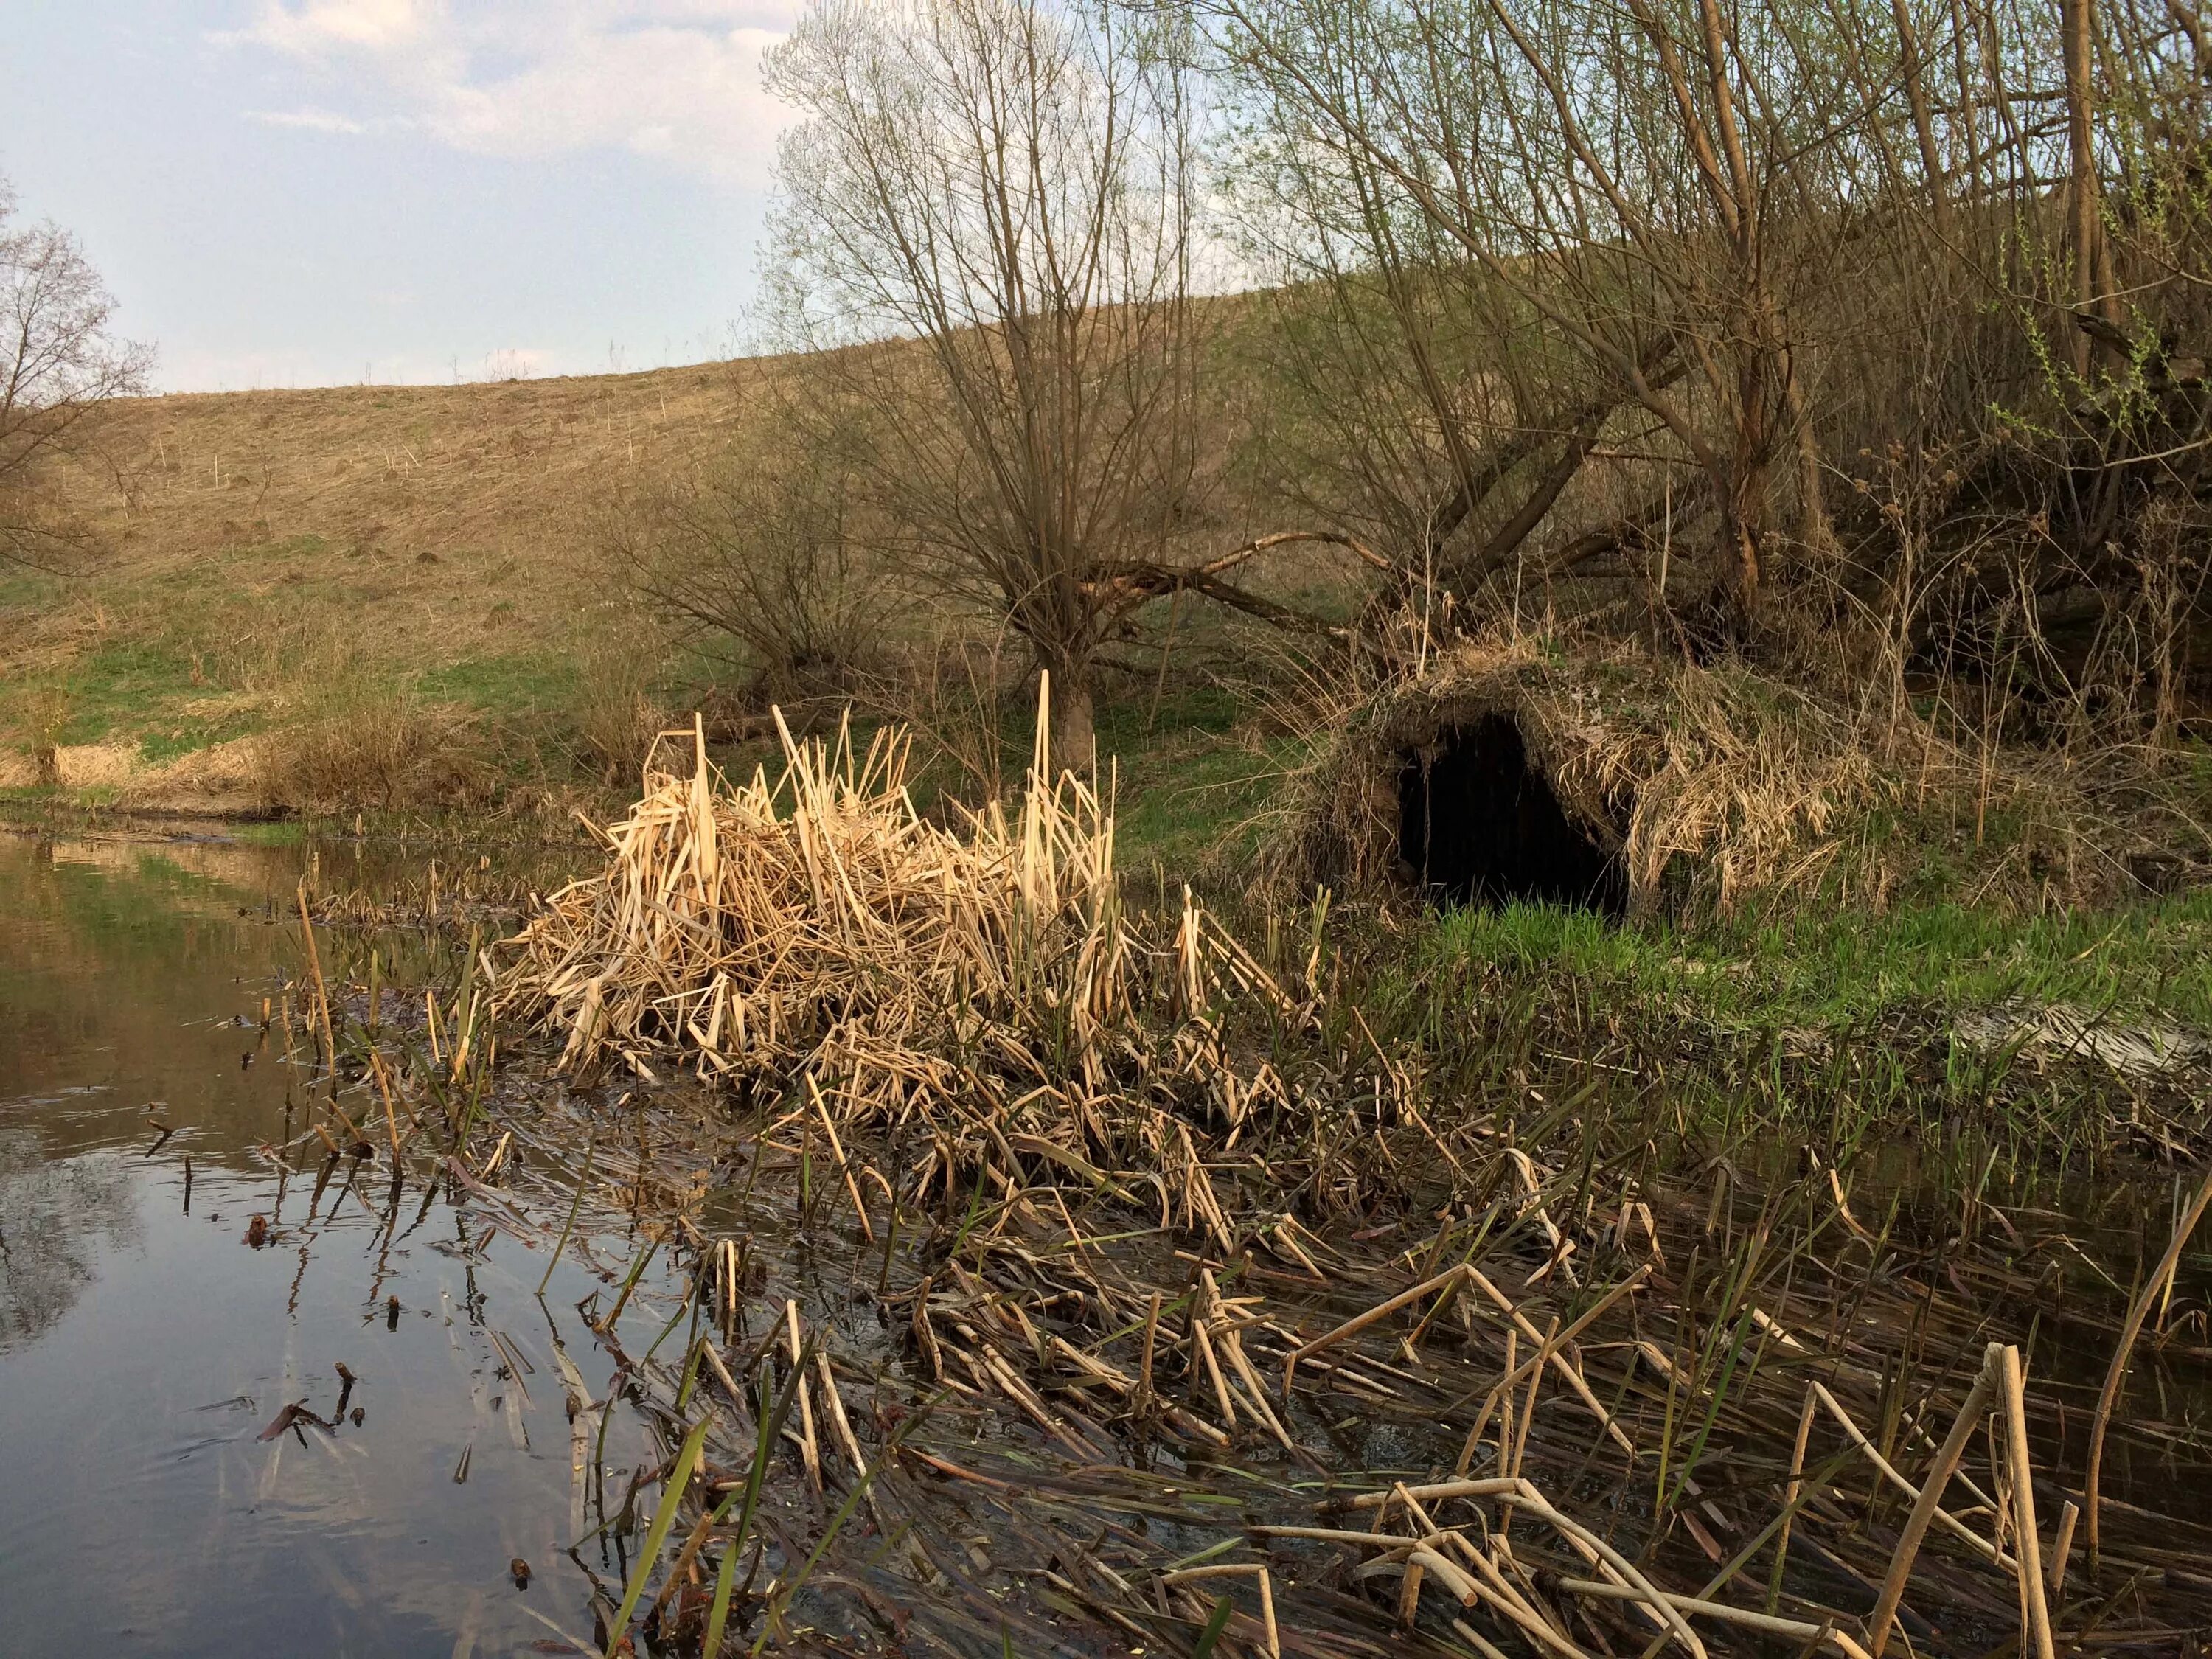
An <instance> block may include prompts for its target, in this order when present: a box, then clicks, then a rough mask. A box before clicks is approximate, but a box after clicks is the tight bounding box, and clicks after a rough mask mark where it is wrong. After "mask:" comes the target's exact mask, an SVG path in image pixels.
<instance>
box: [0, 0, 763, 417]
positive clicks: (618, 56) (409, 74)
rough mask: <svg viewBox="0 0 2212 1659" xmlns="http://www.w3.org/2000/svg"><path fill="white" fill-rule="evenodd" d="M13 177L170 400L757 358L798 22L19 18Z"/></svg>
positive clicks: (379, 16)
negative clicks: (774, 85)
mask: <svg viewBox="0 0 2212 1659" xmlns="http://www.w3.org/2000/svg"><path fill="white" fill-rule="evenodd" d="M6 9H7V12H8V14H9V17H8V23H7V26H6V27H5V29H4V30H0V174H4V175H6V176H7V177H8V178H9V179H10V180H11V181H12V182H13V184H14V185H15V191H16V194H17V196H18V197H19V198H20V199H19V211H20V212H21V214H22V216H25V217H27V218H51V219H53V220H55V221H57V222H59V223H61V224H62V225H64V226H65V227H67V228H70V230H72V231H74V232H75V233H76V234H77V236H78V237H79V239H80V240H82V243H83V245H84V248H85V251H86V252H87V254H88V256H89V257H90V258H91V259H92V261H93V263H94V265H95V266H97V267H98V269H99V270H100V272H101V273H102V275H103V276H105V277H106V281H107V284H108V286H109V288H110V289H112V291H113V293H114V295H115V297H116V300H117V301H118V312H117V315H116V327H117V329H118V332H120V333H122V334H123V335H125V336H126V337H130V338H132V339H137V340H144V341H148V342H149V343H152V344H153V345H154V346H155V349H156V350H157V352H158V359H157V367H156V369H155V383H156V385H157V386H159V387H160V388H161V390H164V391H180V392H214V391H236V390H240V389H252V388H260V387H270V386H331V385H346V384H353V383H357V382H360V381H362V380H374V381H379V382H387V383H388V382H398V381H449V380H455V379H460V380H477V379H483V378H488V377H503V376H506V375H509V374H528V375H533V376H534V375H544V374H594V373H600V372H604V371H606V370H609V369H637V368H658V367H659V366H661V365H663V364H665V363H677V362H699V361H702V360H706V359H710V358H718V357H726V356H732V355H734V354H735V353H736V352H738V351H739V350H741V349H743V348H744V345H745V344H746V343H747V340H748V338H749V331H748V329H747V325H746V323H745V315H746V308H747V307H748V304H749V302H750V300H751V298H752V295H753V292H754V289H755V279H756V272H757V261H758V256H759V246H760V242H761V240H762V236H763V218H764V213H765V210H766V207H767V204H768V200H769V191H770V188H771V183H772V179H771V169H772V163H773V161H774V157H775V136H776V134H777V132H778V131H780V130H781V128H782V127H783V126H784V125H787V123H788V122H789V120H790V119H791V115H790V112H788V111H787V109H785V108H784V107H783V106H781V105H779V104H777V103H776V102H775V100H772V99H771V98H769V95H768V94H766V93H765V92H764V91H763V89H762V87H761V78H760V68H761V56H762V53H763V51H765V50H766V49H767V48H768V47H769V46H772V45H773V44H774V43H775V41H776V40H779V39H780V38H781V35H782V33H784V32H785V31H786V30H787V29H788V28H789V27H791V25H792V23H793V21H794V20H795V18H796V16H797V15H798V10H799V0H7V3H6Z"/></svg>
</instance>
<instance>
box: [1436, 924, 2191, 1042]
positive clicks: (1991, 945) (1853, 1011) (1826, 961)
mask: <svg viewBox="0 0 2212 1659" xmlns="http://www.w3.org/2000/svg"><path fill="white" fill-rule="evenodd" d="M1460 963H1491V964H1494V965H1497V966H1498V967H1501V968H1504V969H1508V970H1509V971H1525V972H1528V973H1530V974H1535V973H1540V972H1544V971H1547V970H1553V969H1565V971H1567V972H1568V973H1570V974H1571V975H1575V976H1577V978H1579V979H1581V980H1582V981H1584V982H1585V983H1586V985H1587V986H1588V987H1589V991H1590V992H1591V993H1592V994H1594V995H1595V996H1596V997H1597V998H1598V999H1599V1000H1601V1001H1603V1000H1626V1001H1633V1002H1637V1003H1641V1004H1644V1005H1645V1006H1664V1007H1668V1008H1673V1009H1676V1010H1679V1011H1681V1012H1686V1013H1689V1014H1692V1015H1693V1016H1694V1017H1696V1018H1699V1019H1700V1020H1702V1021H1705V1022H1707V1023H1710V1024H1714V1025H1716V1026H1720V1027H1727V1028H1735V1029H1740V1030H1769V1029H1778V1028H1784V1027H1816V1028H1835V1027H1840V1026H1844V1025H1849V1024H1856V1023H1859V1022H1862V1021H1865V1020H1868V1019H1870V1018H1874V1017H1876V1016H1879V1015H1881V1014H1882V1013H1885V1012H1889V1011H1891V1010H1894V1009H1897V1008H1900V1007H1934V1008H1938V1009H1942V1010H1945V1011H1951V1012H1955V1011H1959V1010H1963V1009H1968V1008H1978V1007H1989V1006H1993V1005H1995V1004H1998V1003H2002V1002H2005V1001H2008V1000H2011V999H2014V998H2023V999H2027V1000H2030V1001H2033V1002H2035V1003H2039V1004H2061V1003H2063V1004H2066V1005H2068V1006H2072V1007H2075V1008H2078V1009H2082V1010H2087V1011H2091V1012H2100V1013H2103V1014H2106V1015H2107V1016H2108V1017H2110V1018H2115V1019H2121V1020H2142V1019H2153V1018H2164V1019H2172V1020H2179V1021H2180V1022H2182V1023H2183V1024H2187V1025H2191V1026H2193V1027H2197V1028H2199V1029H2205V1030H2212V891H2206V890H2197V891H2195V892H2192V893H2189V894H2185V895H2180V896H2173V897H2170V898H2164V899H2148V898H2147V899H2144V900H2142V901H2141V902H2136V903H2131V904H2128V905H2124V906H2121V907H2118V908H2112V909H2110V910H2105V911H2088V912H2067V913H2063V914H2055V915H2036V916H2015V915H2004V914H2002V913H1999V912H1996V911H1993V910H1983V909H1974V908H1968V907H1966V906H1963V905H1959V904H1952V903H1932V904H1923V905H1914V906H1901V907H1899V908H1895V909H1893V910H1890V911H1887V912H1883V913H1875V912H1870V911H1846V912H1842V913H1829V914H1815V913H1807V914H1803V915H1794V916H1791V917H1790V918H1788V919H1787V920H1778V921H1759V920H1757V919H1752V920H1743V921H1733V922H1729V921H1714V922H1707V923H1704V924H1700V925H1699V926H1696V927H1690V928H1680V927H1675V926H1674V925H1672V924H1669V923H1667V922H1663V921H1641V922H1631V923H1627V924H1624V925H1620V926H1612V925H1608V924H1607V923H1606V922H1604V921H1601V920H1600V919H1599V918H1598V917H1596V916H1594V915H1589V914H1587V913H1583V912H1577V911H1570V910H1565V909H1561V908H1556V907H1553V906H1530V905H1515V906H1511V907H1509V908H1504V909H1502V910H1496V911H1481V910H1473V909H1469V910H1463V911H1458V912H1455V913H1453V914H1451V915H1443V916H1439V917H1437V918H1435V919H1433V920H1432V921H1430V922H1429V923H1428V924H1427V925H1426V932H1425V935H1424V937H1423V938H1422V939H1421V940H1420V942H1419V945H1418V946H1417V948H1416V950H1415V951H1414V952H1413V960H1412V964H1411V967H1412V971H1413V972H1414V973H1415V974H1417V975H1431V974H1434V970H1436V969H1444V968H1449V967H1450V966H1453V965H1455V964H1460ZM1434 978H1435V980H1436V982H1437V983H1440V984H1441V983H1448V982H1449V981H1450V978H1451V975H1449V974H1434Z"/></svg>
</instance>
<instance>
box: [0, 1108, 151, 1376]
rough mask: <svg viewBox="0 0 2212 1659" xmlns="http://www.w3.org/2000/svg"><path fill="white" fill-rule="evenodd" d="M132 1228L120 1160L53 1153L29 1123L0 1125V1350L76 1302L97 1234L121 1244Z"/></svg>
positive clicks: (38, 1331) (33, 1335) (126, 1175)
mask: <svg viewBox="0 0 2212 1659" xmlns="http://www.w3.org/2000/svg"><path fill="white" fill-rule="evenodd" d="M138 1235H139V1225H138V1214H137V1209H136V1208H135V1207H134V1206H132V1204H131V1176H130V1171H129V1170H128V1168H127V1167H126V1166H125V1165H124V1164H120V1163H118V1161H117V1160H115V1159H114V1158H104V1157H97V1156H95V1157H90V1158H64V1159H60V1160H58V1161H57V1160H52V1159H49V1158H46V1155H45V1153H44V1151H43V1148H42V1146H41V1143H40V1139H39V1137H38V1136H37V1135H35V1134H33V1133H31V1132H30V1131H28V1130H25V1129H0V1353H6V1352H9V1350H10V1349H12V1348H18V1347H22V1346H27V1345H28V1344H29V1343H32V1342H34V1341H36V1340H38V1339H39V1338H40V1336H41V1335H43V1334H45V1333H46V1330H47V1328H49V1327H51V1326H52V1325H54V1324H55V1323H57V1322H58V1321H59V1320H60V1319H61V1317H62V1316H63V1315H64V1314H66V1313H67V1312H68V1311H69V1310H70V1308H72V1307H74V1306H75V1305H76V1299H77V1297H79V1296H80V1295H81V1294H82V1292H83V1291H84V1288H85V1286H86V1285H89V1284H91V1283H92V1279H93V1270H92V1264H91V1257H92V1255H93V1253H94V1248H95V1246H96V1245H97V1244H98V1243H99V1242H100V1239H101V1238H102V1237H105V1238H106V1239H107V1240H108V1241H110V1242H111V1243H114V1244H117V1245H127V1244H130V1243H134V1242H135V1241H136V1240H137V1237H138Z"/></svg>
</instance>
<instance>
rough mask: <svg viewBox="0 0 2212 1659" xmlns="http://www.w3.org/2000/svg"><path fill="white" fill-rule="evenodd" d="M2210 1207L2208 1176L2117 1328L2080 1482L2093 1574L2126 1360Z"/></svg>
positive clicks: (2211, 1183)
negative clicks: (2102, 1487)
mask: <svg viewBox="0 0 2212 1659" xmlns="http://www.w3.org/2000/svg"><path fill="white" fill-rule="evenodd" d="M2207 1206H2212V1176H2208V1177H2206V1179H2205V1182H2204V1184H2203V1186H2202V1187H2200V1188H2197V1197H2196V1198H2195V1200H2192V1201H2191V1204H2190V1206H2189V1208H2188V1210H2187V1212H2185V1214H2184V1215H2183V1216H2182V1218H2181V1222H2180V1225H2178V1226H2177V1227H2175V1228H2174V1230H2173V1237H2172V1238H2171V1239H2169V1240H2167V1241H2166V1254H2165V1255H2162V1256H2160V1258H2159V1263H2158V1266H2157V1267H2156V1268H2154V1270H2153V1271H2152V1273H2151V1275H2150V1277H2149V1278H2148V1279H2146V1280H2144V1281H2143V1285H2142V1289H2141V1290H2140V1291H2137V1292H2136V1299H2135V1302H2134V1304H2132V1305H2131V1306H2130V1308H2129V1309H2128V1316H2127V1322H2125V1323H2124V1324H2123V1325H2122V1326H2121V1327H2120V1340H2119V1345H2118V1347H2117V1348H2115V1349H2114V1351H2113V1353H2112V1366H2111V1368H2110V1369H2109V1370H2106V1373H2105V1386H2104V1389H2102V1390H2101V1391H2100V1393H2099V1395H2097V1417H2096V1421H2095V1423H2094V1424H2093V1425H2092V1427H2091V1428H2090V1431H2089V1467H2088V1472H2087V1474H2085V1475H2084V1476H2083V1477H2082V1481H2081V1507H2082V1510H2083V1511H2084V1513H2085V1515H2086V1516H2087V1520H2088V1523H2089V1565H2090V1567H2091V1569H2092V1570H2094V1569H2095V1567H2096V1566H2097V1565H2098V1559H2099V1556H2100V1548H2101V1544H2102V1539H2101V1537H2100V1533H2099V1531H2098V1524H2097V1523H2098V1490H2097V1489H2098V1484H2099V1481H2100V1478H2101V1477H2102V1475H2103V1474H2104V1468H2105V1431H2106V1430H2107V1429H2108V1428H2110V1427H2111V1426H2112V1408H2113V1407H2115V1406H2117V1405H2118V1403H2119V1399H2120V1385H2121V1384H2122V1383H2124V1382H2125V1381H2126V1380H2127V1374H2128V1357H2129V1355H2130V1354H2131V1353H2133V1352H2134V1351H2135V1346H2136V1337H2137V1336H2138V1335H2140V1334H2142V1327H2143V1320H2144V1319H2145V1317H2146V1316H2148V1314H2149V1312H2150V1304H2151V1302H2152V1300H2153V1297H2154V1292H2155V1291H2156V1290H2157V1288H2158V1286H2159V1285H2160V1282H2161V1281H2163V1280H2165V1279H2169V1278H2171V1277H2172V1274H2173V1273H2175V1271H2176V1270H2177V1269H2178V1268H2179V1266H2180V1262H2181V1252H2182V1249H2183V1247H2184V1246H2185V1245H2186V1244H2187V1243H2188V1242H2189V1235H2190V1234H2191V1233H2192V1232H2194V1231H2196V1230H2197V1222H2198V1221H2199V1220H2201V1219H2202V1218H2203V1215H2204V1212H2205V1209H2206V1207H2207Z"/></svg>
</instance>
